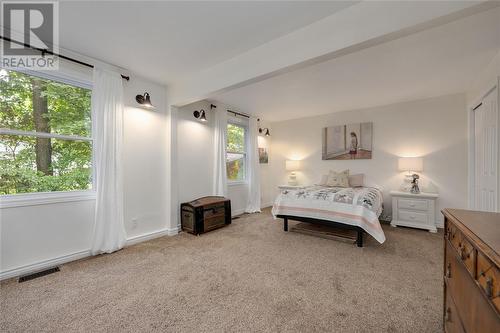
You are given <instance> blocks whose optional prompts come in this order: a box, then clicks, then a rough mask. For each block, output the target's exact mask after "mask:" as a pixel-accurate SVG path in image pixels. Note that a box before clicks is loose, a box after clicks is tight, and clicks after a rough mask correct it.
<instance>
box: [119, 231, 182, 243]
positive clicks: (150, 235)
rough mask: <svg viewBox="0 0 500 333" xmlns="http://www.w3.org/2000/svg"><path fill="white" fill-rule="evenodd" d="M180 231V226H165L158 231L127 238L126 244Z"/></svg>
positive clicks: (175, 233)
mask: <svg viewBox="0 0 500 333" xmlns="http://www.w3.org/2000/svg"><path fill="white" fill-rule="evenodd" d="M178 233H179V227H176V228H165V229H161V230H158V231H153V232H148V233H145V234H142V235H137V236H133V237H130V238H127V244H126V245H125V246H130V245H134V244H137V243H141V242H145V241H148V240H151V239H154V238H158V237H163V236H174V235H177V234H178Z"/></svg>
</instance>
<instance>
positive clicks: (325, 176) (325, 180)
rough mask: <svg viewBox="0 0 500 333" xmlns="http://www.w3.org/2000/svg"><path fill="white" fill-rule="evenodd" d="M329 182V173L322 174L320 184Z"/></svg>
mask: <svg viewBox="0 0 500 333" xmlns="http://www.w3.org/2000/svg"><path fill="white" fill-rule="evenodd" d="M327 182H328V175H323V176H321V180H320V181H319V183H318V185H322V186H324V185H326V183H327Z"/></svg>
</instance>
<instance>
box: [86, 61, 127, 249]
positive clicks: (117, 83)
mask: <svg viewBox="0 0 500 333" xmlns="http://www.w3.org/2000/svg"><path fill="white" fill-rule="evenodd" d="M92 117H93V118H92V122H93V130H94V131H93V134H94V153H95V158H94V162H95V165H96V167H95V170H96V174H95V184H96V190H97V199H96V205H95V224H94V234H93V240H92V247H91V252H92V254H94V255H95V254H99V253H111V252H113V251H116V250H119V249H121V248H122V247H123V246H124V245H125V241H126V234H125V226H124V219H123V175H122V165H123V162H122V141H123V83H122V78H121V76H120V74H119V73H115V72H111V71H108V70H104V69H99V68H94V74H93V87H92Z"/></svg>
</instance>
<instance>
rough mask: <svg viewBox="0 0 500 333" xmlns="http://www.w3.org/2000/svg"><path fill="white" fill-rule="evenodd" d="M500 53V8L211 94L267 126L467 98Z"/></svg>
mask: <svg viewBox="0 0 500 333" xmlns="http://www.w3.org/2000/svg"><path fill="white" fill-rule="evenodd" d="M499 49H500V8H497V9H494V10H490V11H488V12H483V13H480V14H476V15H473V16H469V17H466V18H463V19H460V20H458V21H454V22H451V23H448V24H446V25H442V26H439V27H436V28H433V29H430V30H426V31H423V32H419V33H416V34H413V35H410V36H407V37H404V38H400V39H397V40H394V41H391V42H387V43H384V44H380V45H377V46H374V47H371V48H368V49H365V50H362V51H358V52H356V53H352V54H348V55H345V56H342V57H339V58H336V59H333V60H329V61H327V62H323V63H320V64H316V65H312V66H309V67H306V68H303V69H300V70H296V71H293V72H289V73H286V74H283V75H280V76H276V77H273V78H270V79H267V80H264V81H261V82H258V83H255V84H252V85H248V86H245V87H242V88H238V89H235V90H232V91H229V92H227V93H224V94H221V95H217V96H212V97H213V98H214V99H216V100H218V101H221V102H223V103H226V104H229V105H232V106H234V107H236V108H238V109H240V110H241V111H244V112H247V113H251V114H255V115H259V116H261V117H263V118H264V119H265V120H268V121H278V120H285V119H293V118H302V117H307V116H312V115H319V114H325V113H330V112H336V111H343V110H352V109H357V108H364V107H372V106H377V105H384V104H391V103H396V102H401V101H407V100H415V99H421V98H428V97H433V96H439V95H445V94H451V93H458V92H465V91H466V90H467V89H468V88H469V85H470V84H471V83H472V82H473V81H474V76H475V75H476V73H477V72H478V71H480V70H481V68H482V67H484V66H485V65H487V64H488V63H489V62H490V61H491V60H492V58H493V57H494V55H495V54H496V53H497V52H498V51H499Z"/></svg>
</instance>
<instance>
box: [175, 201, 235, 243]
mask: <svg viewBox="0 0 500 333" xmlns="http://www.w3.org/2000/svg"><path fill="white" fill-rule="evenodd" d="M228 224H231V201H230V200H229V199H226V198H224V197H216V196H210V197H203V198H199V199H196V200H193V201H190V202H185V203H183V204H181V226H182V230H184V231H187V232H190V233H192V234H196V235H199V234H202V233H204V232H207V231H210V230H213V229H217V228H220V227H223V226H225V225H228Z"/></svg>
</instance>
